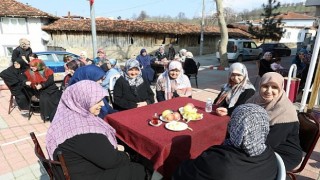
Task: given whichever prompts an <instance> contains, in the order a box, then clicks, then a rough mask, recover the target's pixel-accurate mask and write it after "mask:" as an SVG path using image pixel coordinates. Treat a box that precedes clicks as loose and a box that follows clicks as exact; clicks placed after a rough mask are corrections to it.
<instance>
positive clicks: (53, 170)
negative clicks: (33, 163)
mask: <svg viewBox="0 0 320 180" xmlns="http://www.w3.org/2000/svg"><path fill="white" fill-rule="evenodd" d="M30 136H31V139H32V141H33V143H34V152H35V154H36V156H37V157H38V159H39V161H40V162H41V164H42V165H43V167H44V168H45V170H46V171H47V173H48V175H49V177H50V179H51V180H55V179H65V180H70V179H71V178H70V174H69V171H68V168H67V165H66V162H65V159H64V156H63V154H62V152H61V151H59V152H58V153H57V154H58V159H59V161H53V160H50V159H46V157H45V155H44V153H43V151H42V148H41V146H40V144H39V142H38V139H37V137H36V135H35V134H34V132H31V133H30ZM61 170H62V171H61ZM61 172H62V173H61Z"/></svg>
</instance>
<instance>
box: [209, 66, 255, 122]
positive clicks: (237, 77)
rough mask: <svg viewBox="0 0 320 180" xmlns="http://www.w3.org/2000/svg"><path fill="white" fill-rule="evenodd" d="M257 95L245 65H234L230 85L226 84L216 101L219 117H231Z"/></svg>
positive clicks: (230, 75) (230, 72)
mask: <svg viewBox="0 0 320 180" xmlns="http://www.w3.org/2000/svg"><path fill="white" fill-rule="evenodd" d="M254 93H255V88H254V86H253V85H252V84H251V82H250V80H249V77H248V71H247V68H246V66H245V65H244V64H242V63H234V64H232V65H231V66H230V70H229V76H228V83H226V84H224V85H223V87H222V90H221V92H220V94H219V95H218V97H217V98H216V99H215V100H214V103H215V104H216V105H217V107H218V108H217V109H216V113H217V114H218V115H219V116H226V115H229V116H230V115H231V114H232V111H233V110H234V109H235V108H236V107H237V106H239V105H240V104H244V103H245V102H246V101H247V100H248V99H249V98H250V97H251V96H253V95H254Z"/></svg>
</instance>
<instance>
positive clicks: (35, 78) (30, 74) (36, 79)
mask: <svg viewBox="0 0 320 180" xmlns="http://www.w3.org/2000/svg"><path fill="white" fill-rule="evenodd" d="M29 64H30V67H36V68H37V70H36V71H32V70H31V68H30V69H28V70H27V71H26V72H25V75H26V76H27V79H28V81H30V82H31V87H33V88H35V85H36V84H40V83H43V82H46V81H47V80H48V78H49V76H51V75H53V73H54V72H53V71H52V70H51V69H50V68H47V67H46V65H45V64H44V62H43V61H42V60H41V59H33V60H31V61H30V63H29Z"/></svg>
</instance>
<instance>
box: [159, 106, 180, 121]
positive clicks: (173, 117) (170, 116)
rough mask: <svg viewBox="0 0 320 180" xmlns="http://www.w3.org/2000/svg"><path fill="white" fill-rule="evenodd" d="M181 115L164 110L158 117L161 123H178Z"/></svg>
mask: <svg viewBox="0 0 320 180" xmlns="http://www.w3.org/2000/svg"><path fill="white" fill-rule="evenodd" d="M180 119H181V115H180V113H179V112H174V111H172V110H170V109H167V110H164V111H163V112H162V114H161V116H160V120H161V121H163V122H172V121H179V120H180Z"/></svg>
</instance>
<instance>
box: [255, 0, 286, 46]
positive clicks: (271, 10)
mask: <svg viewBox="0 0 320 180" xmlns="http://www.w3.org/2000/svg"><path fill="white" fill-rule="evenodd" d="M262 7H263V11H264V12H263V13H261V16H262V17H263V22H262V27H261V28H258V27H254V26H253V25H252V23H251V24H250V26H249V32H250V33H251V34H253V35H254V36H256V37H257V38H259V39H260V40H263V43H264V42H265V40H266V38H268V39H272V40H276V41H278V40H280V39H281V36H282V34H283V33H284V30H283V29H282V27H281V26H280V25H281V24H282V23H281V21H282V18H281V17H279V15H280V13H279V12H278V11H277V9H278V8H279V7H280V2H277V0H268V4H263V5H262ZM276 12H278V13H276Z"/></svg>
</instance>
